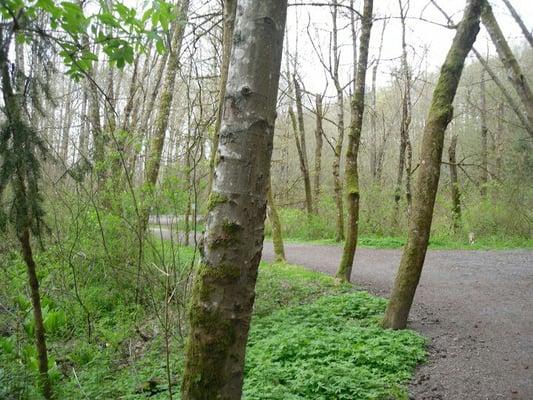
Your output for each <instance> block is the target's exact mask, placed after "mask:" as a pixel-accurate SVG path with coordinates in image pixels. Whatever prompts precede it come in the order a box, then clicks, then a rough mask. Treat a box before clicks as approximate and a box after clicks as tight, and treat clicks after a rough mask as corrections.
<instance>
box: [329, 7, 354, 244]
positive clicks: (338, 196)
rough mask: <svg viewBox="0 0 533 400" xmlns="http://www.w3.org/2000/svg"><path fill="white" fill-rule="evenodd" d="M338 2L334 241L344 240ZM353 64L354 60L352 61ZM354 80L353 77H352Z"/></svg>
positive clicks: (334, 32)
mask: <svg viewBox="0 0 533 400" xmlns="http://www.w3.org/2000/svg"><path fill="white" fill-rule="evenodd" d="M337 13H338V1H337V0H334V2H333V12H332V15H331V16H332V22H333V30H332V32H331V35H332V40H333V48H332V52H333V72H332V78H333V83H334V84H335V89H336V91H337V107H336V108H337V141H336V142H335V148H334V149H333V165H332V173H333V194H334V197H335V206H336V208H337V222H336V224H335V241H336V242H342V241H343V240H344V200H343V198H342V180H341V158H342V146H343V143H344V91H343V89H342V86H341V84H340V79H339V64H340V54H339V46H338V29H337ZM354 63H355V60H354ZM354 79H355V77H354Z"/></svg>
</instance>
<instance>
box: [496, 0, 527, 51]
mask: <svg viewBox="0 0 533 400" xmlns="http://www.w3.org/2000/svg"><path fill="white" fill-rule="evenodd" d="M503 2H504V3H505V5H506V6H507V8H508V9H509V12H510V13H511V15H512V16H513V18H514V20H515V21H516V23H517V24H518V26H519V27H520V30H521V31H522V33H523V34H524V37H525V38H526V40H527V42H528V43H529V45H530V46H531V47H532V48H533V35H532V34H531V31H530V30H529V29H528V28H527V26H526V24H524V21H522V18H520V14H518V12H516V10H515V8H514V7H513V5H512V4H511V2H510V1H509V0H503Z"/></svg>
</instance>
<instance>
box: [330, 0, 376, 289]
mask: <svg viewBox="0 0 533 400" xmlns="http://www.w3.org/2000/svg"><path fill="white" fill-rule="evenodd" d="M372 8H373V0H365V1H364V6H363V18H362V22H361V23H362V27H361V38H360V44H359V61H358V66H357V76H356V78H355V80H356V89H355V93H354V95H353V99H352V102H351V122H350V131H349V133H348V145H347V151H346V169H345V172H344V174H345V190H346V203H347V205H348V225H347V228H346V240H345V241H344V250H343V253H342V259H341V263H340V265H339V269H338V271H337V278H339V279H341V280H343V281H348V282H349V281H350V276H351V274H352V267H353V260H354V255H355V248H356V246H357V234H358V224H359V172H358V166H357V157H358V154H359V143H360V141H361V128H362V126H363V114H364V110H365V81H366V69H367V65H368V47H369V42H370V33H371V30H372Z"/></svg>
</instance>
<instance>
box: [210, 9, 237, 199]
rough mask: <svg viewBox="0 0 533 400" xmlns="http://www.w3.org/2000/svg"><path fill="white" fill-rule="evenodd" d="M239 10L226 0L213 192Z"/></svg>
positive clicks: (213, 162) (213, 154)
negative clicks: (236, 15)
mask: <svg viewBox="0 0 533 400" xmlns="http://www.w3.org/2000/svg"><path fill="white" fill-rule="evenodd" d="M236 12H237V0H224V28H223V32H222V64H221V65H220V81H219V89H218V109H217V118H216V121H215V127H214V131H213V139H212V148H211V155H210V158H209V181H208V185H207V189H208V190H207V192H208V193H211V187H212V186H213V173H214V171H215V162H216V160H215V156H216V149H217V148H218V137H219V135H220V124H221V122H222V108H223V107H224V101H225V97H226V84H227V82H228V68H229V62H230V56H231V39H232V38H233V31H234V29H235V13H236Z"/></svg>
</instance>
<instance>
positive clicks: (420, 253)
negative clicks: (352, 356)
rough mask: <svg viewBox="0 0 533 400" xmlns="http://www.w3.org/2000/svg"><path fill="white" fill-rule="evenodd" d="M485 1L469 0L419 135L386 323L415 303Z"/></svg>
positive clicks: (392, 324)
mask: <svg viewBox="0 0 533 400" xmlns="http://www.w3.org/2000/svg"><path fill="white" fill-rule="evenodd" d="M483 3H484V0H469V1H468V2H467V6H466V9H465V12H464V15H463V19H462V21H461V22H460V23H459V25H458V28H457V32H456V35H455V38H454V39H453V43H452V45H451V47H450V50H449V51H448V55H447V56H446V60H445V61H444V64H443V66H442V68H441V71H440V75H439V79H438V82H437V86H436V87H435V90H434V91H433V98H432V101H431V106H430V109H429V113H428V117H427V120H426V126H425V128H424V133H423V137H422V147H421V153H420V166H419V168H418V175H417V180H416V184H415V187H414V193H413V209H412V213H411V218H410V222H409V230H408V238H407V243H406V245H405V248H404V251H403V255H402V259H401V262H400V268H399V270H398V274H397V275H396V279H395V281H394V287H393V290H392V294H391V297H390V301H389V304H388V306H387V310H386V312H385V316H384V319H383V326H384V327H385V328H392V329H403V328H405V326H406V324H407V317H408V316H409V311H410V309H411V305H412V303H413V299H414V296H415V291H416V287H417V286H418V281H419V280H420V275H421V273H422V267H423V265H424V259H425V256H426V251H427V246H428V242H429V235H430V230H431V222H432V219H433V208H434V206H435V198H436V196H437V189H438V185H439V178H440V169H441V160H442V151H443V147H444V132H445V131H446V127H447V126H448V124H449V123H450V121H451V119H452V116H453V99H454V97H455V93H456V91H457V86H458V85H459V80H460V79H461V74H462V72H463V67H464V63H465V59H466V57H467V55H468V53H469V52H470V50H471V49H472V45H473V44H474V41H475V40H476V36H477V33H478V32H479V17H480V14H481V9H482V6H483Z"/></svg>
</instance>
